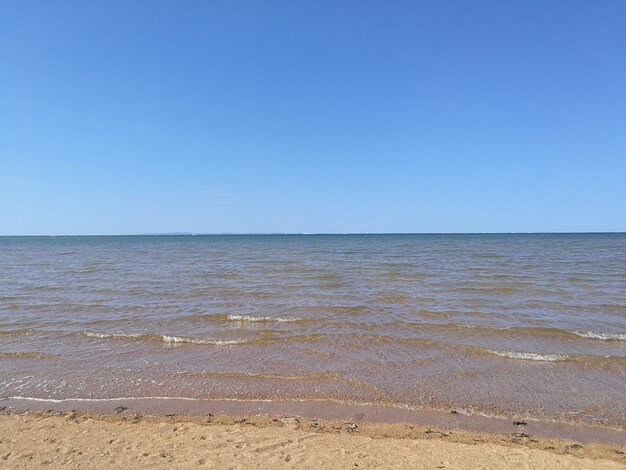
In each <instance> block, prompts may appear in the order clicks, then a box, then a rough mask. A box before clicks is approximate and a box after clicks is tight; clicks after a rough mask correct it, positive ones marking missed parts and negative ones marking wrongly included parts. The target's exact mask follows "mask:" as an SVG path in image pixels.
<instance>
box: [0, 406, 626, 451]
mask: <svg viewBox="0 0 626 470" xmlns="http://www.w3.org/2000/svg"><path fill="white" fill-rule="evenodd" d="M0 410H2V411H3V412H4V413H7V414H23V413H32V412H56V413H68V412H80V413H86V414H97V415H102V416H109V415H110V416H128V415H140V416H146V417H147V416H151V417H155V418H158V417H170V416H181V417H186V418H188V419H195V418H198V419H204V417H206V416H208V415H211V416H222V417H235V418H241V417H248V418H250V417H262V416H265V417H276V416H297V417H298V418H301V419H310V420H326V421H347V422H355V423H361V424H367V425H372V426H392V427H393V426H399V427H402V426H417V427H425V428H430V427H433V428H437V429H440V430H448V431H459V432H468V433H478V434H489V435H515V434H519V435H527V436H529V437H530V436H532V438H545V439H557V440H570V441H575V442H576V443H580V444H589V443H599V444H605V445H609V446H611V445H612V446H621V447H625V448H626V431H625V430H623V429H618V428H612V427H608V426H602V425H590V424H573V423H566V422H556V421H542V420H536V419H532V418H528V417H526V416H517V417H509V416H488V415H482V414H480V413H465V412H464V410H460V409H451V410H448V411H444V410H437V409H429V408H410V407H399V406H393V405H387V404H370V403H368V404H363V403H346V402H341V401H336V400H328V399H321V400H238V399H195V398H167V397H152V398H132V397H130V398H111V399H66V400H53V399H37V398H5V399H0Z"/></svg>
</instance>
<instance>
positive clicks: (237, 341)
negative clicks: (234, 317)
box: [161, 335, 247, 346]
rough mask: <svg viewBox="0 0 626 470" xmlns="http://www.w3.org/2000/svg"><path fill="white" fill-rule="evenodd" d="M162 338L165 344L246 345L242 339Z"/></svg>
mask: <svg viewBox="0 0 626 470" xmlns="http://www.w3.org/2000/svg"><path fill="white" fill-rule="evenodd" d="M161 338H163V342H165V343H188V344H214V345H216V346H228V345H232V344H243V343H246V342H247V341H246V340H243V339H232V340H222V339H202V338H183V337H180V336H167V335H163V336H161Z"/></svg>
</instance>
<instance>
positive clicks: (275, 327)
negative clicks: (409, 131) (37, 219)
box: [0, 233, 626, 429]
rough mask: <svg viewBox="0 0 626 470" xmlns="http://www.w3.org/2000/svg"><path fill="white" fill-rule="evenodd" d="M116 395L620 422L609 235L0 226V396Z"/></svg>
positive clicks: (622, 269)
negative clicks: (142, 232)
mask: <svg viewBox="0 0 626 470" xmlns="http://www.w3.org/2000/svg"><path fill="white" fill-rule="evenodd" d="M121 398H124V399H133V398H154V399H173V398H177V399H187V400H206V399H225V400H241V401H246V400H267V401H269V400H271V401H290V400H291V401H311V402H314V403H323V402H324V401H328V402H333V403H352V404H355V403H356V404H361V405H368V404H371V405H376V406H379V405H388V406H391V407H399V408H404V409H409V410H425V409H432V410H442V411H451V412H454V413H463V414H470V415H472V414H476V415H482V416H494V417H519V416H523V417H526V418H528V419H536V420H546V421H556V422H564V423H575V424H594V425H602V426H608V427H611V428H616V429H624V427H625V425H626V234H623V233H610V234H609V233H607V234H600V233H598V234H595V233H594V234H574V233H573V234H428V235H422V234H416V235H409V234H398V235H394V234H389V235H369V234H362V235H197V236H85V237H81V236H66V237H0V405H1V404H2V401H3V400H11V399H26V400H43V401H45V400H48V401H50V402H51V403H53V402H61V401H63V400H70V399H78V400H84V401H89V400H93V401H94V402H95V401H98V400H106V399H121ZM320 406H322V405H320Z"/></svg>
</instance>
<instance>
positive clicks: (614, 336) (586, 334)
mask: <svg viewBox="0 0 626 470" xmlns="http://www.w3.org/2000/svg"><path fill="white" fill-rule="evenodd" d="M572 333H574V334H575V335H577V336H580V337H582V338H589V339H599V340H602V341H626V333H598V332H595V331H572Z"/></svg>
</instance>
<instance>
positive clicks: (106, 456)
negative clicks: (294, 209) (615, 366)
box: [0, 412, 626, 469]
mask: <svg viewBox="0 0 626 470" xmlns="http://www.w3.org/2000/svg"><path fill="white" fill-rule="evenodd" d="M624 450H625V449H624V448H623V447H618V446H615V445H610V444H588V443H585V444H584V445H581V444H577V443H575V442H572V441H563V440H557V439H547V438H534V437H532V436H528V435H526V434H524V433H515V434H489V433H470V432H463V431H456V430H455V431H440V430H437V429H432V428H426V427H419V426H412V425H403V424H366V423H353V422H347V421H326V420H315V419H309V418H299V417H293V416H282V417H281V416H276V417H270V416H246V417H227V416H219V417H214V416H202V417H199V416H198V417H187V416H159V417H157V416H142V415H138V414H132V415H128V414H125V413H124V414H118V415H103V414H94V413H76V412H69V413H66V412H29V413H24V414H20V415H0V459H2V462H1V463H2V467H3V468H38V467H68V468H138V467H150V468H189V467H208V468H267V467H270V466H274V467H281V468H282V467H285V468H356V467H358V468H433V469H435V468H439V469H452V468H486V469H491V468H493V469H502V468H533V469H541V468H546V469H547V468H577V469H586V468H589V469H592V468H593V469H600V468H606V469H612V468H615V469H617V468H624V467H625V466H626V457H625V455H624Z"/></svg>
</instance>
